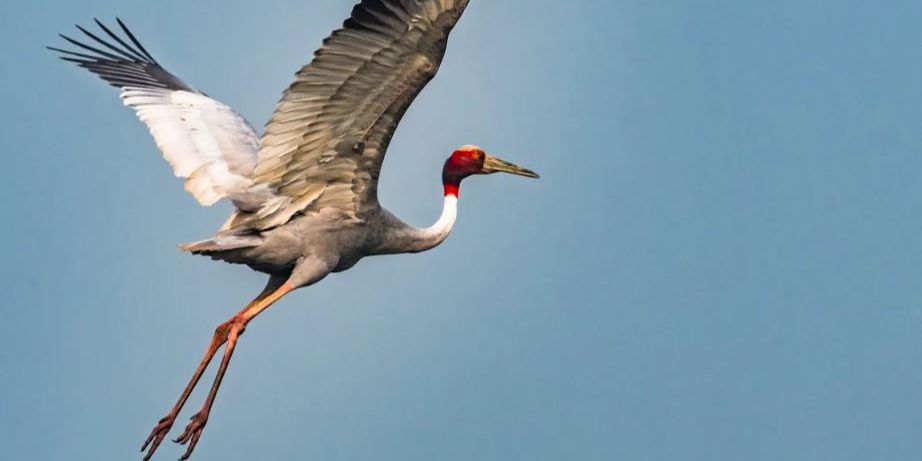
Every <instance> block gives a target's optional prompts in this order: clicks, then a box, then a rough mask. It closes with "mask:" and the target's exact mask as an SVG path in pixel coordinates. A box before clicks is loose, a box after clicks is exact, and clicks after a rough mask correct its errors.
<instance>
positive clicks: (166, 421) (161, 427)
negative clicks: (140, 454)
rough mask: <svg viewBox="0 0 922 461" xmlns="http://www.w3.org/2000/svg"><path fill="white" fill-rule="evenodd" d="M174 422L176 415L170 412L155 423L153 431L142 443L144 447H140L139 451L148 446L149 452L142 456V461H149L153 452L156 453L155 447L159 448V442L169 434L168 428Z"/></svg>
mask: <svg viewBox="0 0 922 461" xmlns="http://www.w3.org/2000/svg"><path fill="white" fill-rule="evenodd" d="M175 420H176V414H175V413H172V412H170V414H168V415H166V416H164V417H163V419H161V420H160V421H158V422H157V425H156V426H154V430H152V431H150V435H149V436H147V440H145V441H144V445H142V446H141V451H144V450H145V449H147V447H148V445H149V446H150V450H148V451H147V454H146V455H144V461H149V460H150V457H151V456H154V452H155V451H157V447H159V446H160V442H162V441H163V439H164V437H166V435H167V434H168V433H169V432H170V428H172V427H173V421H175Z"/></svg>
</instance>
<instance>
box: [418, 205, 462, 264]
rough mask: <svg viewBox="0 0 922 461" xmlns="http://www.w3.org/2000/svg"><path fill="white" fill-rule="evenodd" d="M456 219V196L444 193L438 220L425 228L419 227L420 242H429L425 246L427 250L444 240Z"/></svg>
mask: <svg viewBox="0 0 922 461" xmlns="http://www.w3.org/2000/svg"><path fill="white" fill-rule="evenodd" d="M457 219H458V197H457V196H456V195H453V194H446V195H445V203H444V204H443V205H442V215H441V216H439V220H438V221H436V222H435V224H433V225H431V226H429V227H427V228H425V229H420V231H421V232H420V240H422V242H421V243H423V242H424V243H425V244H431V246H429V247H428V248H426V249H427V250H428V249H429V248H433V247H435V246H437V245H438V244H440V243H442V242H444V241H445V239H446V238H448V234H450V233H451V229H452V228H453V227H455V221H456V220H457Z"/></svg>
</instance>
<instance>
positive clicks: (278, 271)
mask: <svg viewBox="0 0 922 461" xmlns="http://www.w3.org/2000/svg"><path fill="white" fill-rule="evenodd" d="M422 234H423V233H422V232H421V231H420V230H419V229H417V228H415V227H412V226H409V225H407V224H405V223H404V222H403V221H401V220H400V219H398V218H396V217H395V216H394V215H393V214H391V213H390V212H388V211H387V210H385V209H383V208H380V207H379V208H376V209H374V210H371V211H369V212H368V213H367V214H366V215H365V216H364V219H363V220H361V221H350V220H346V219H344V218H343V217H342V216H338V213H336V211H335V210H328V211H325V212H324V211H321V212H319V213H314V214H310V215H299V216H297V217H295V218H293V219H291V220H290V221H288V222H287V223H285V224H284V225H281V226H278V227H276V228H273V229H271V230H268V231H265V232H262V233H260V234H259V235H254V236H245V237H242V238H240V242H239V243H240V244H241V245H247V246H242V247H239V248H233V247H234V246H235V244H234V243H233V242H234V241H235V239H231V241H230V243H228V246H229V247H231V248H221V247H220V245H215V246H212V247H211V248H210V249H209V248H208V247H209V246H211V242H213V240H212V241H208V242H203V244H193V245H192V246H190V247H191V248H190V251H192V252H193V253H196V254H203V255H207V256H211V257H212V258H214V259H217V260H221V261H225V262H229V263H233V264H245V265H247V266H249V267H250V268H252V269H253V270H256V271H259V272H264V273H266V274H270V275H276V276H282V277H285V278H286V279H289V278H294V275H295V274H293V272H294V271H295V269H296V268H299V264H300V265H309V266H310V267H309V268H305V269H309V271H308V272H309V273H303V274H298V276H299V277H298V278H305V277H306V278H307V279H308V280H303V281H301V283H305V282H308V281H316V280H312V279H316V278H318V277H319V278H322V277H323V276H325V275H327V274H328V273H330V272H342V271H344V270H347V269H349V268H351V267H352V266H354V265H355V264H356V263H358V262H359V260H361V259H362V258H364V257H365V256H373V255H383V254H397V253H416V252H420V251H425V250H427V249H430V248H432V247H434V246H436V245H438V244H439V243H441V241H442V239H439V238H435V239H432V238H426V237H425V236H424V235H422ZM218 240H220V237H218ZM196 245H200V246H201V248H199V249H196V248H195V246H196ZM306 263H309V264H306Z"/></svg>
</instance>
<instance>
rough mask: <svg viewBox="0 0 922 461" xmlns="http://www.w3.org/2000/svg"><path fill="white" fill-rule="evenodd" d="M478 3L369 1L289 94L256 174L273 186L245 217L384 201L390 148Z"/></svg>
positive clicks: (348, 212)
mask: <svg viewBox="0 0 922 461" xmlns="http://www.w3.org/2000/svg"><path fill="white" fill-rule="evenodd" d="M467 4H468V0H364V1H362V2H361V3H360V4H358V5H356V7H355V8H354V9H353V11H352V16H351V17H350V18H349V19H347V20H346V21H345V23H344V24H343V27H342V28H341V29H339V30H337V31H335V32H333V34H332V35H331V36H330V37H329V38H327V39H326V40H325V41H324V44H323V47H321V48H320V49H319V50H317V51H316V52H315V57H314V60H313V61H312V62H311V63H310V64H308V65H306V66H304V67H302V68H301V70H300V71H298V73H297V74H296V77H295V81H294V83H292V84H291V86H290V87H289V88H288V89H287V90H286V91H285V93H284V94H283V96H282V99H281V101H280V102H279V104H278V107H277V108H276V111H275V113H274V114H273V116H272V118H271V119H270V120H269V122H268V123H267V125H266V131H265V133H264V135H263V137H262V141H261V148H260V150H259V154H258V160H257V164H256V168H255V170H254V173H253V180H254V182H255V183H256V185H257V187H264V188H265V189H266V190H267V192H269V193H268V194H267V195H266V197H268V198H267V201H266V202H264V203H262V204H261V206H260V210H259V211H257V212H253V213H251V214H249V215H248V216H244V217H243V219H241V220H240V224H241V225H244V226H246V227H250V228H256V229H265V228H269V227H273V226H277V225H280V224H283V223H284V222H286V221H287V220H289V219H290V218H291V216H293V215H294V214H295V213H304V212H309V211H313V210H319V209H322V208H328V207H333V208H337V209H339V210H341V211H342V216H343V217H344V218H346V219H357V220H358V219H361V217H362V214H363V213H365V212H367V211H368V210H369V209H371V208H374V207H377V206H378V203H377V180H378V175H379V173H380V171H381V164H382V161H383V160H384V154H385V151H386V150H387V146H388V144H389V143H390V140H391V138H392V136H393V135H394V131H395V129H396V128H397V124H398V123H399V122H400V119H401V118H402V116H403V114H404V112H405V111H406V110H407V108H408V107H409V106H410V104H411V103H412V102H413V100H414V99H415V98H416V96H417V95H418V94H419V92H420V91H422V89H423V88H424V87H425V86H426V84H427V83H428V82H429V81H430V80H431V79H432V78H433V77H434V76H435V74H436V72H437V71H438V68H439V65H440V63H441V61H442V57H443V55H444V53H445V47H446V43H447V40H448V35H449V33H450V32H451V29H452V28H453V27H454V25H455V24H456V23H457V21H458V19H459V18H460V17H461V14H462V13H463V11H464V9H465V7H466V6H467Z"/></svg>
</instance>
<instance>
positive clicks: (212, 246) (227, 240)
mask: <svg viewBox="0 0 922 461" xmlns="http://www.w3.org/2000/svg"><path fill="white" fill-rule="evenodd" d="M261 243H262V238H261V237H259V236H257V235H218V236H215V237H212V238H210V239H208V240H202V241H200V242H193V243H186V244H182V245H179V249H180V250H182V251H187V252H189V253H192V254H197V255H198V254H204V255H208V254H214V253H219V252H222V251H230V250H239V249H241V248H252V247H255V246H259V245H260V244H261Z"/></svg>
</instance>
